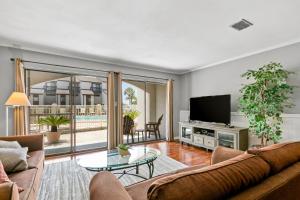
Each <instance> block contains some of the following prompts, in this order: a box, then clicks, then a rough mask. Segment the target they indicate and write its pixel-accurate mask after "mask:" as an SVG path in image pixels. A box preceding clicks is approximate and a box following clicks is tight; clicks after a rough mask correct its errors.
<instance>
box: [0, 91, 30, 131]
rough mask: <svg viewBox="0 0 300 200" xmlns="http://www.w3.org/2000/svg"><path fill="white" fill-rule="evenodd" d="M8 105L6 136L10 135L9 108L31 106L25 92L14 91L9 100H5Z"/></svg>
mask: <svg viewBox="0 0 300 200" xmlns="http://www.w3.org/2000/svg"><path fill="white" fill-rule="evenodd" d="M5 106H6V136H8V126H9V124H8V108H9V107H12V108H14V107H19V106H23V107H26V106H31V104H30V102H29V100H28V97H27V95H26V94H25V93H23V92H13V93H12V94H11V95H10V96H9V98H8V99H7V101H6V102H5Z"/></svg>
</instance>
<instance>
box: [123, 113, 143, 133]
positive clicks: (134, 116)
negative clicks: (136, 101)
mask: <svg viewBox="0 0 300 200" xmlns="http://www.w3.org/2000/svg"><path fill="white" fill-rule="evenodd" d="M124 115H125V116H128V117H130V119H132V120H133V121H134V122H135V123H134V130H133V132H135V129H136V127H137V123H136V121H135V120H136V118H137V117H138V116H139V115H140V112H139V111H138V110H136V109H130V110H128V111H126V112H125V113H124Z"/></svg>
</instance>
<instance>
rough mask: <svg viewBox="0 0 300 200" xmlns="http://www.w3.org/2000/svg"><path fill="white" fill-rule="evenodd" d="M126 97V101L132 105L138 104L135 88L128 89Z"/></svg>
mask: <svg viewBox="0 0 300 200" xmlns="http://www.w3.org/2000/svg"><path fill="white" fill-rule="evenodd" d="M124 95H125V96H126V99H127V100H128V101H129V104H130V105H136V104H137V98H136V96H135V90H134V89H133V88H131V87H128V88H126V90H125V91H124Z"/></svg>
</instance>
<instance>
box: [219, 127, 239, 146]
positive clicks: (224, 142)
mask: <svg viewBox="0 0 300 200" xmlns="http://www.w3.org/2000/svg"><path fill="white" fill-rule="evenodd" d="M218 146H222V147H227V148H232V149H237V138H236V134H234V133H226V132H221V131H220V132H218Z"/></svg>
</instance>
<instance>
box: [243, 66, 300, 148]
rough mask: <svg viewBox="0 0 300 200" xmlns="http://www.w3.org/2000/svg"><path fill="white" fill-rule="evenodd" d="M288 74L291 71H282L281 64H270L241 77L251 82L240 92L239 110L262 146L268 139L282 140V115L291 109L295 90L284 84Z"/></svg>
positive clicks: (249, 71)
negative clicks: (287, 109) (291, 99)
mask: <svg viewBox="0 0 300 200" xmlns="http://www.w3.org/2000/svg"><path fill="white" fill-rule="evenodd" d="M290 74H292V72H289V71H286V70H284V69H283V67H282V65H281V64H280V63H273V62H272V63H270V64H267V65H264V66H263V67H261V68H259V69H258V70H248V71H247V72H246V73H244V74H243V75H242V77H245V78H246V79H248V80H249V81H251V83H249V84H247V85H244V86H243V87H242V89H241V90H240V92H241V97H240V109H241V112H243V113H244V114H245V115H246V117H247V118H248V121H249V125H250V130H251V131H253V132H254V133H255V134H256V135H257V136H258V137H259V138H260V139H261V145H262V146H265V145H267V143H268V141H270V140H272V141H273V142H274V143H276V142H278V141H279V140H280V139H281V137H282V136H281V133H282V130H281V124H282V122H283V121H282V117H281V114H282V113H283V112H284V109H285V108H290V107H292V106H293V104H292V103H291V101H290V97H291V94H292V93H293V88H294V87H293V86H290V85H289V84H288V83H287V79H288V76H289V75H290Z"/></svg>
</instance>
